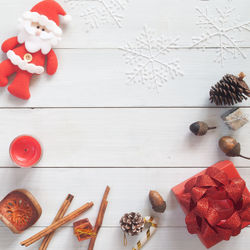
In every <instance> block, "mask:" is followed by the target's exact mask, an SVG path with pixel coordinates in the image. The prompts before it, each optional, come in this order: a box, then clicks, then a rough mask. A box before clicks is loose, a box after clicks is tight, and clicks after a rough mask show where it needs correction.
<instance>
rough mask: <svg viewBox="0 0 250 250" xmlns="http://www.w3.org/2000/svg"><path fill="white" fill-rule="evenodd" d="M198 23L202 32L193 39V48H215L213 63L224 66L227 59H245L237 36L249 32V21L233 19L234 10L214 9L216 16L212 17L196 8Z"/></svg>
mask: <svg viewBox="0 0 250 250" xmlns="http://www.w3.org/2000/svg"><path fill="white" fill-rule="evenodd" d="M196 11H197V14H198V18H199V21H198V22H197V24H198V26H199V27H200V28H201V29H202V30H203V33H202V34H201V36H198V37H193V47H202V48H203V49H204V48H206V47H211V46H212V45H213V46H216V47H218V50H217V51H216V58H215V62H217V63H219V64H221V65H222V66H223V65H224V62H225V60H226V59H227V58H228V57H232V58H236V57H237V56H240V57H242V58H246V55H245V53H244V52H243V50H242V48H241V46H240V42H242V41H240V40H239V38H238V34H239V33H240V32H247V31H250V21H239V20H237V19H236V18H234V12H235V9H234V8H226V9H225V10H221V9H219V8H216V13H217V15H215V16H212V15H210V14H209V11H208V10H207V9H205V10H201V9H199V8H196Z"/></svg>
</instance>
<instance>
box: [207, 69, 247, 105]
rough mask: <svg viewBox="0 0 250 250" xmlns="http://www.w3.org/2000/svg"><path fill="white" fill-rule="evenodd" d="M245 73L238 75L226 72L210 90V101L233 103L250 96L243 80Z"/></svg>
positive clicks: (225, 103) (220, 103) (218, 103)
mask: <svg viewBox="0 0 250 250" xmlns="http://www.w3.org/2000/svg"><path fill="white" fill-rule="evenodd" d="M244 77H245V75H244V74H243V73H240V74H239V77H237V76H234V75H230V74H227V75H225V76H224V77H223V78H222V79H221V80H220V81H219V82H218V83H217V84H216V85H215V86H213V87H212V88H211V90H210V93H209V94H210V101H211V103H215V104H216V105H234V104H236V103H238V102H242V101H243V100H247V98H248V97H250V90H249V87H248V85H247V84H246V82H245V81H244V80H243V78H244Z"/></svg>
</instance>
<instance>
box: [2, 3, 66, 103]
mask: <svg viewBox="0 0 250 250" xmlns="http://www.w3.org/2000/svg"><path fill="white" fill-rule="evenodd" d="M60 19H61V20H63V21H64V22H68V21H70V16H69V15H66V12H65V11H64V9H63V8H62V7H61V6H60V5H59V4H58V3H57V2H56V1H54V0H44V1H41V2H40V3H38V4H37V5H35V6H34V7H33V8H32V9H31V10H30V11H27V12H25V13H24V14H23V16H22V18H21V19H20V20H19V21H20V23H19V33H18V35H17V36H16V37H12V38H9V39H8V40H6V41H5V42H4V43H3V44H2V51H3V52H5V53H6V54H7V58H8V59H7V60H5V61H3V62H2V63H0V87H4V86H6V85H7V84H8V76H10V75H12V74H14V73H16V76H15V78H14V80H13V82H12V83H11V84H10V85H9V87H8V90H9V92H10V93H11V94H12V95H14V96H16V97H18V98H21V99H29V98H30V92H29V83H30V80H31V78H32V75H34V74H37V75H40V74H42V73H43V72H44V71H45V68H44V67H45V64H46V72H47V73H48V74H49V75H53V74H54V73H55V72H56V70H57V66H58V62H57V57H56V54H55V52H54V51H53V49H52V48H53V47H54V46H56V45H57V44H58V42H59V41H60V40H61V35H62V30H61V28H60V27H59V25H60ZM46 59H47V63H46Z"/></svg>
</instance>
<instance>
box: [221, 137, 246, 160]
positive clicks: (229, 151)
mask: <svg viewBox="0 0 250 250" xmlns="http://www.w3.org/2000/svg"><path fill="white" fill-rule="evenodd" d="M219 147H220V149H221V150H222V151H223V152H224V153H225V154H226V155H227V156H231V157H241V158H244V159H248V160H250V158H249V157H246V156H243V155H241V154H240V151H241V147H240V143H238V142H237V141H236V140H235V139H234V138H233V137H231V136H223V137H221V138H220V140H219Z"/></svg>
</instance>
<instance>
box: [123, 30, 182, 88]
mask: <svg viewBox="0 0 250 250" xmlns="http://www.w3.org/2000/svg"><path fill="white" fill-rule="evenodd" d="M177 42H178V39H177V38H175V39H171V38H170V39H166V38H164V37H163V36H161V37H160V38H156V37H155V34H154V32H153V31H152V30H150V29H149V28H147V27H144V30H143V32H142V33H141V35H140V36H139V37H138V38H137V39H136V44H135V45H132V44H131V43H128V44H127V46H125V47H124V48H122V51H124V57H125V59H126V63H127V64H129V65H131V66H132V71H131V72H130V73H128V74H127V75H128V80H129V83H134V84H138V83H139V84H142V85H145V86H148V88H151V89H155V90H158V89H159V87H162V86H163V85H164V84H165V83H166V82H167V81H168V80H169V78H172V79H175V78H176V77H178V76H182V75H183V73H182V71H181V67H180V63H179V60H177V59H170V60H165V59H164V58H165V57H166V55H167V54H168V53H170V52H171V48H175V47H176V45H177Z"/></svg>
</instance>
